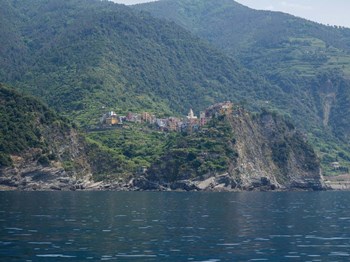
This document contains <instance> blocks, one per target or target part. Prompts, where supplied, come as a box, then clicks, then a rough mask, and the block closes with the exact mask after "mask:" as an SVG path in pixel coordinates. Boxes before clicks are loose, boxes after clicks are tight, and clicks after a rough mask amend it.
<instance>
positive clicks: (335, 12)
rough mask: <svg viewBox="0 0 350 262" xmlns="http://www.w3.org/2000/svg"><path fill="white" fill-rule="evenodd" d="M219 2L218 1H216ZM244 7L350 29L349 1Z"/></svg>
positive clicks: (297, 0)
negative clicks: (276, 12)
mask: <svg viewBox="0 0 350 262" xmlns="http://www.w3.org/2000/svg"><path fill="white" fill-rule="evenodd" d="M113 1H114V2H116V3H122V4H127V5H130V4H136V3H145V2H151V0H113ZM218 1H220V0H218ZM236 1H237V2H239V3H241V4H244V5H246V6H249V7H252V8H255V9H263V10H273V11H282V12H285V13H290V14H293V15H296V16H299V17H303V18H307V19H309V20H312V21H316V22H319V23H323V24H330V25H341V26H346V27H349V28H350V1H349V0H236Z"/></svg>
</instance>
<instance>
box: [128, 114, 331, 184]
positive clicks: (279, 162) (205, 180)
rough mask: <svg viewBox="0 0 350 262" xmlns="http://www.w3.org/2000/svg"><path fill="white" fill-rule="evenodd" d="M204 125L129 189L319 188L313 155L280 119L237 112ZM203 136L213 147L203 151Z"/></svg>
mask: <svg viewBox="0 0 350 262" xmlns="http://www.w3.org/2000/svg"><path fill="white" fill-rule="evenodd" d="M209 125H212V127H210V128H208V129H207V130H205V131H204V133H205V134H201V135H199V134H191V135H189V137H185V138H184V139H182V140H181V142H180V143H178V144H175V145H172V146H171V148H168V151H167V154H166V155H165V156H163V157H162V158H161V159H160V160H159V161H158V162H157V163H155V164H154V165H153V166H152V167H151V169H150V170H149V171H148V173H147V175H146V176H145V177H144V178H138V179H136V180H135V181H134V185H135V186H136V187H139V188H141V189H161V190H167V189H172V190H176V189H181V190H219V191H222V190H228V191H231V190H298V189H304V190H305V189H306V190H322V189H325V186H324V183H323V178H322V175H321V169H320V164H319V161H318V158H317V156H316V154H315V152H314V150H313V149H312V147H311V146H310V145H309V144H308V143H307V141H306V138H305V137H304V136H303V134H302V133H300V132H298V131H297V130H296V129H295V128H294V126H293V125H292V124H290V123H288V122H286V121H285V120H283V119H282V118H281V117H278V116H276V115H274V114H270V113H266V112H264V113H262V114H259V115H251V114H249V113H247V112H246V111H245V110H243V109H241V108H237V109H236V110H235V111H234V112H233V113H232V114H226V115H222V116H219V118H217V119H215V120H214V123H211V124H209ZM204 137H207V138H208V137H210V138H211V139H212V140H211V143H212V146H213V147H210V146H209V147H208V146H207V147H205V146H203V145H208V143H209V142H208V141H205V138H204ZM213 138H214V139H213ZM186 140H187V143H186V142H184V141H186ZM188 141H192V142H194V143H192V145H191V142H188ZM200 141H202V142H200ZM184 143H185V145H184ZM201 143H202V144H201ZM217 147H221V151H220V150H219V149H218V148H217ZM194 148H195V149H194ZM218 150H219V151H218ZM201 170H202V171H201Z"/></svg>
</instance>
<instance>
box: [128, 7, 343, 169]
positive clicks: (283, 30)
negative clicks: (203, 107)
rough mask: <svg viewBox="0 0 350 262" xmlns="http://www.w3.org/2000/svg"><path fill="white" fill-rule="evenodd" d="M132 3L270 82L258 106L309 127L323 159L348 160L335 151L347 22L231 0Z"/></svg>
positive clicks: (339, 140)
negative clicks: (272, 89) (329, 23)
mask: <svg viewBox="0 0 350 262" xmlns="http://www.w3.org/2000/svg"><path fill="white" fill-rule="evenodd" d="M134 8H135V9H138V10H144V11H148V12H150V13H152V14H153V15H155V16H156V17H159V18H166V19H168V20H171V21H174V22H176V23H177V24H179V25H181V26H182V27H184V28H186V29H187V30H189V31H191V32H192V33H194V34H196V35H197V36H199V37H201V38H202V39H205V40H207V41H209V42H210V43H211V44H213V45H214V46H216V47H217V48H219V49H221V50H222V51H224V52H225V53H226V54H228V55H230V56H232V57H235V58H236V59H238V60H239V61H240V62H241V64H243V65H245V66H247V67H248V68H249V69H251V70H253V71H254V72H256V73H258V74H261V75H263V76H264V77H265V79H266V80H267V81H269V82H270V83H271V84H272V85H277V86H278V87H279V88H280V90H281V92H278V93H273V94H271V95H270V97H268V99H267V101H266V104H265V105H264V107H266V108H270V109H276V108H277V110H278V111H279V112H280V113H282V114H286V115H289V116H290V117H291V118H292V119H293V121H294V122H295V123H296V124H297V125H298V126H299V127H302V128H304V129H306V130H308V132H309V133H310V135H311V137H313V138H314V142H315V144H316V145H317V147H318V149H319V152H320V154H321V155H322V156H324V158H325V159H327V161H326V162H328V163H329V162H330V161H348V159H347V157H345V158H342V157H341V156H342V155H343V154H342V153H340V157H339V152H340V151H343V150H345V151H349V148H350V147H349V137H350V118H349V117H348V115H349V114H350V80H349V79H350V29H347V28H340V27H330V26H325V25H321V24H317V23H314V22H311V21H307V20H305V19H301V18H297V17H294V16H291V15H288V14H284V13H280V12H270V11H258V10H253V9H250V8H248V7H245V6H243V5H241V4H238V3H236V2H234V1H231V0H221V1H214V0H161V1H157V2H152V3H147V4H142V5H136V6H134ZM325 144H327V145H328V146H326V145H325ZM329 145H331V146H329ZM337 145H338V146H337ZM339 145H340V148H342V149H340V148H339ZM325 147H326V148H328V149H327V150H324V148H325ZM325 151H326V152H325Z"/></svg>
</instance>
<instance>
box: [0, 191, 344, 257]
mask: <svg viewBox="0 0 350 262" xmlns="http://www.w3.org/2000/svg"><path fill="white" fill-rule="evenodd" d="M109 260H116V261H209V262H216V261H350V192H240V193H236V192H234V193H233V192H231V193H208V192H0V261H109Z"/></svg>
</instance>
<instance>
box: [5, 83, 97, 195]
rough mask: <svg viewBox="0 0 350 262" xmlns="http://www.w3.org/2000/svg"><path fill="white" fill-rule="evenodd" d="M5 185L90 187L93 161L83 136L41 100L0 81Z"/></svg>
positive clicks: (56, 188) (56, 187)
mask: <svg viewBox="0 0 350 262" xmlns="http://www.w3.org/2000/svg"><path fill="white" fill-rule="evenodd" d="M0 104H1V105H0V131H1V132H0V135H1V136H0V188H1V189H5V190H6V189H20V190H50V189H51V190H61V189H70V190H72V189H76V188H82V187H86V186H87V185H88V184H89V183H91V182H90V177H91V175H90V173H91V172H90V169H91V168H90V165H89V163H88V160H87V159H88V158H87V156H86V154H85V142H84V138H83V137H82V136H81V135H79V134H78V133H77V131H76V130H75V129H74V128H73V127H72V125H71V124H70V123H69V121H68V120H66V119H64V118H62V117H60V116H58V115H57V114H56V113H55V112H53V111H51V110H50V109H48V108H47V107H46V106H45V105H43V104H42V103H41V102H39V101H38V100H36V99H34V98H31V97H27V96H24V95H22V94H19V93H17V92H15V91H13V90H11V89H9V88H8V87H5V86H3V85H0Z"/></svg>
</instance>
